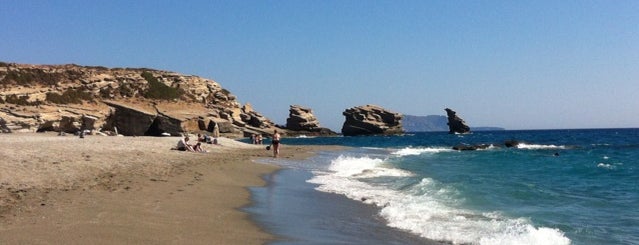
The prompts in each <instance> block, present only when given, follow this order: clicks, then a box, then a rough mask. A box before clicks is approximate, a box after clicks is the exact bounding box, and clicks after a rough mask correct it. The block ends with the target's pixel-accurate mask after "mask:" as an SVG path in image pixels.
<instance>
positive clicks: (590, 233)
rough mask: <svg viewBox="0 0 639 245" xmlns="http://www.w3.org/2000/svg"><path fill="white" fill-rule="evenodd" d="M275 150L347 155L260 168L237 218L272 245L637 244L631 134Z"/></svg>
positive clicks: (498, 134) (557, 133)
mask: <svg viewBox="0 0 639 245" xmlns="http://www.w3.org/2000/svg"><path fill="white" fill-rule="evenodd" d="M508 140H517V141H520V142H524V143H522V144H520V145H518V146H517V147H513V148H507V147H505V146H504V142H506V141H508ZM282 142H283V144H285V145H284V147H283V148H282V150H283V151H286V145H343V146H348V148H346V149H345V150H343V151H331V152H319V153H318V154H317V155H316V156H314V157H312V158H310V159H306V160H303V161H293V160H287V159H265V160H263V161H262V162H263V163H266V164H278V165H281V166H283V167H284V170H282V171H279V172H278V173H275V174H273V175H270V176H267V177H266V179H267V180H268V181H269V183H270V184H269V185H267V186H266V187H260V188H253V189H252V192H253V199H254V204H253V205H252V206H250V207H247V208H246V210H247V211H248V212H249V213H250V214H251V215H252V217H253V219H255V220H256V221H257V222H258V223H259V224H260V225H262V227H264V229H266V230H267V231H270V232H272V233H274V234H276V235H279V236H281V237H283V238H284V239H283V240H279V241H276V242H273V244H430V243H433V244H437V243H443V244H544V245H548V244H639V171H638V168H639V160H638V159H639V129H578V130H525V131H485V132H474V133H472V134H464V135H454V134H448V133H446V132H432V133H431V132H429V133H408V134H406V135H403V136H367V137H317V138H311V137H308V138H285V139H283V140H282ZM461 144H467V145H474V144H490V145H491V146H490V147H489V148H488V149H484V150H477V151H456V150H452V147H453V146H456V145H461Z"/></svg>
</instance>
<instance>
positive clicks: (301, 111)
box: [286, 105, 320, 131]
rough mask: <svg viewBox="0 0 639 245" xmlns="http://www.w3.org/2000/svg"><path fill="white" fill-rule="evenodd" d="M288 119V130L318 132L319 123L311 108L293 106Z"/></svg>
mask: <svg viewBox="0 0 639 245" xmlns="http://www.w3.org/2000/svg"><path fill="white" fill-rule="evenodd" d="M288 111H289V113H288V118H287V119H286V128H288V129H290V130H294V131H302V130H304V131H318V130H319V128H320V124H319V121H318V120H317V118H316V117H315V115H313V111H312V110H311V109H310V108H306V107H302V106H299V105H291V106H290V109H289V110H288Z"/></svg>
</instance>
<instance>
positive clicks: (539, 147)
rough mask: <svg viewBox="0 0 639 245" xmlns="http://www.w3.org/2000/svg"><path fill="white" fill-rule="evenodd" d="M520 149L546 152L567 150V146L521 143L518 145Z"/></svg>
mask: <svg viewBox="0 0 639 245" xmlns="http://www.w3.org/2000/svg"><path fill="white" fill-rule="evenodd" d="M517 148H518V149H529V150H545V149H566V146H563V145H537V144H526V143H519V144H518V145H517Z"/></svg>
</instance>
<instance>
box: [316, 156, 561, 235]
mask: <svg viewBox="0 0 639 245" xmlns="http://www.w3.org/2000/svg"><path fill="white" fill-rule="evenodd" d="M382 168H387V169H391V168H390V167H389V166H384V161H383V160H382V159H375V158H368V157H361V158H353V157H344V156H340V157H338V158H337V159H335V160H333V161H332V163H331V166H330V168H329V171H326V172H324V171H322V172H315V175H316V176H314V177H313V178H312V179H311V180H309V181H308V182H310V183H315V184H318V185H319V186H318V187H317V188H316V189H317V190H319V191H323V192H330V193H337V194H341V195H344V196H346V197H348V198H350V199H353V200H357V201H361V202H364V203H366V204H371V205H376V206H378V207H380V208H381V210H380V216H381V217H383V218H384V219H385V220H386V221H387V222H388V225H389V226H391V227H395V228H399V229H403V230H407V231H410V232H413V233H415V234H418V235H420V236H422V237H424V238H428V239H433V240H438V241H447V242H451V243H453V244H466V243H468V244H544V245H546V244H551V245H552V244H561V245H563V244H570V240H569V239H568V238H567V237H565V236H564V234H563V232H562V231H560V230H558V229H552V228H547V227H539V228H537V227H534V226H533V225H532V224H531V223H530V221H529V220H528V219H524V218H509V217H505V216H503V215H502V214H500V213H478V212H475V211H472V210H466V209H463V208H460V207H459V203H460V201H461V200H462V198H460V197H459V193H458V192H457V191H456V190H455V189H454V188H451V187H449V186H446V185H443V184H440V183H438V182H437V181H435V180H433V179H430V178H424V179H422V180H421V181H420V182H419V183H417V184H415V185H413V186H412V187H411V188H404V189H402V190H395V189H391V188H387V187H385V186H382V185H375V184H371V183H367V182H364V181H362V179H361V178H360V177H361V176H362V175H366V174H367V173H368V172H375V171H379V172H376V173H377V174H390V173H394V171H392V170H381V169H382ZM398 170H399V169H398ZM402 171H403V170H399V172H395V173H401V172H402ZM403 172H406V171H403Z"/></svg>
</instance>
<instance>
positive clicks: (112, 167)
mask: <svg viewBox="0 0 639 245" xmlns="http://www.w3.org/2000/svg"><path fill="white" fill-rule="evenodd" d="M178 140H179V138H177V137H106V136H87V137H85V138H84V139H80V138H78V137H74V136H57V135H55V134H50V133H48V134H4V135H0V142H1V145H2V147H0V244H122V243H127V244H263V243H265V242H267V241H269V240H272V239H275V237H274V236H272V235H270V234H267V233H265V232H263V231H261V230H260V228H259V227H258V226H256V225H255V224H254V223H252V222H251V221H250V220H249V219H248V216H247V214H246V213H244V212H242V211H239V210H238V208H241V207H242V206H244V205H247V204H249V203H250V193H249V191H248V190H247V187H249V186H259V185H263V184H264V181H263V180H262V178H261V177H260V176H261V175H263V174H265V173H269V172H272V171H275V170H277V167H276V166H272V165H267V164H261V163H256V162H255V160H256V159H259V158H265V157H270V156H271V152H269V151H266V150H265V149H264V146H255V145H249V144H244V143H241V142H238V141H234V140H231V139H225V138H221V139H220V145H208V144H205V145H204V149H205V150H207V151H208V152H207V153H191V152H180V151H175V150H170V148H171V147H173V146H174V145H175V143H176V142H177V141H178ZM312 149H317V147H312V148H311V147H306V146H285V147H284V149H283V151H282V153H281V156H282V157H283V158H302V157H308V156H310V154H312V153H311V151H312Z"/></svg>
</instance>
